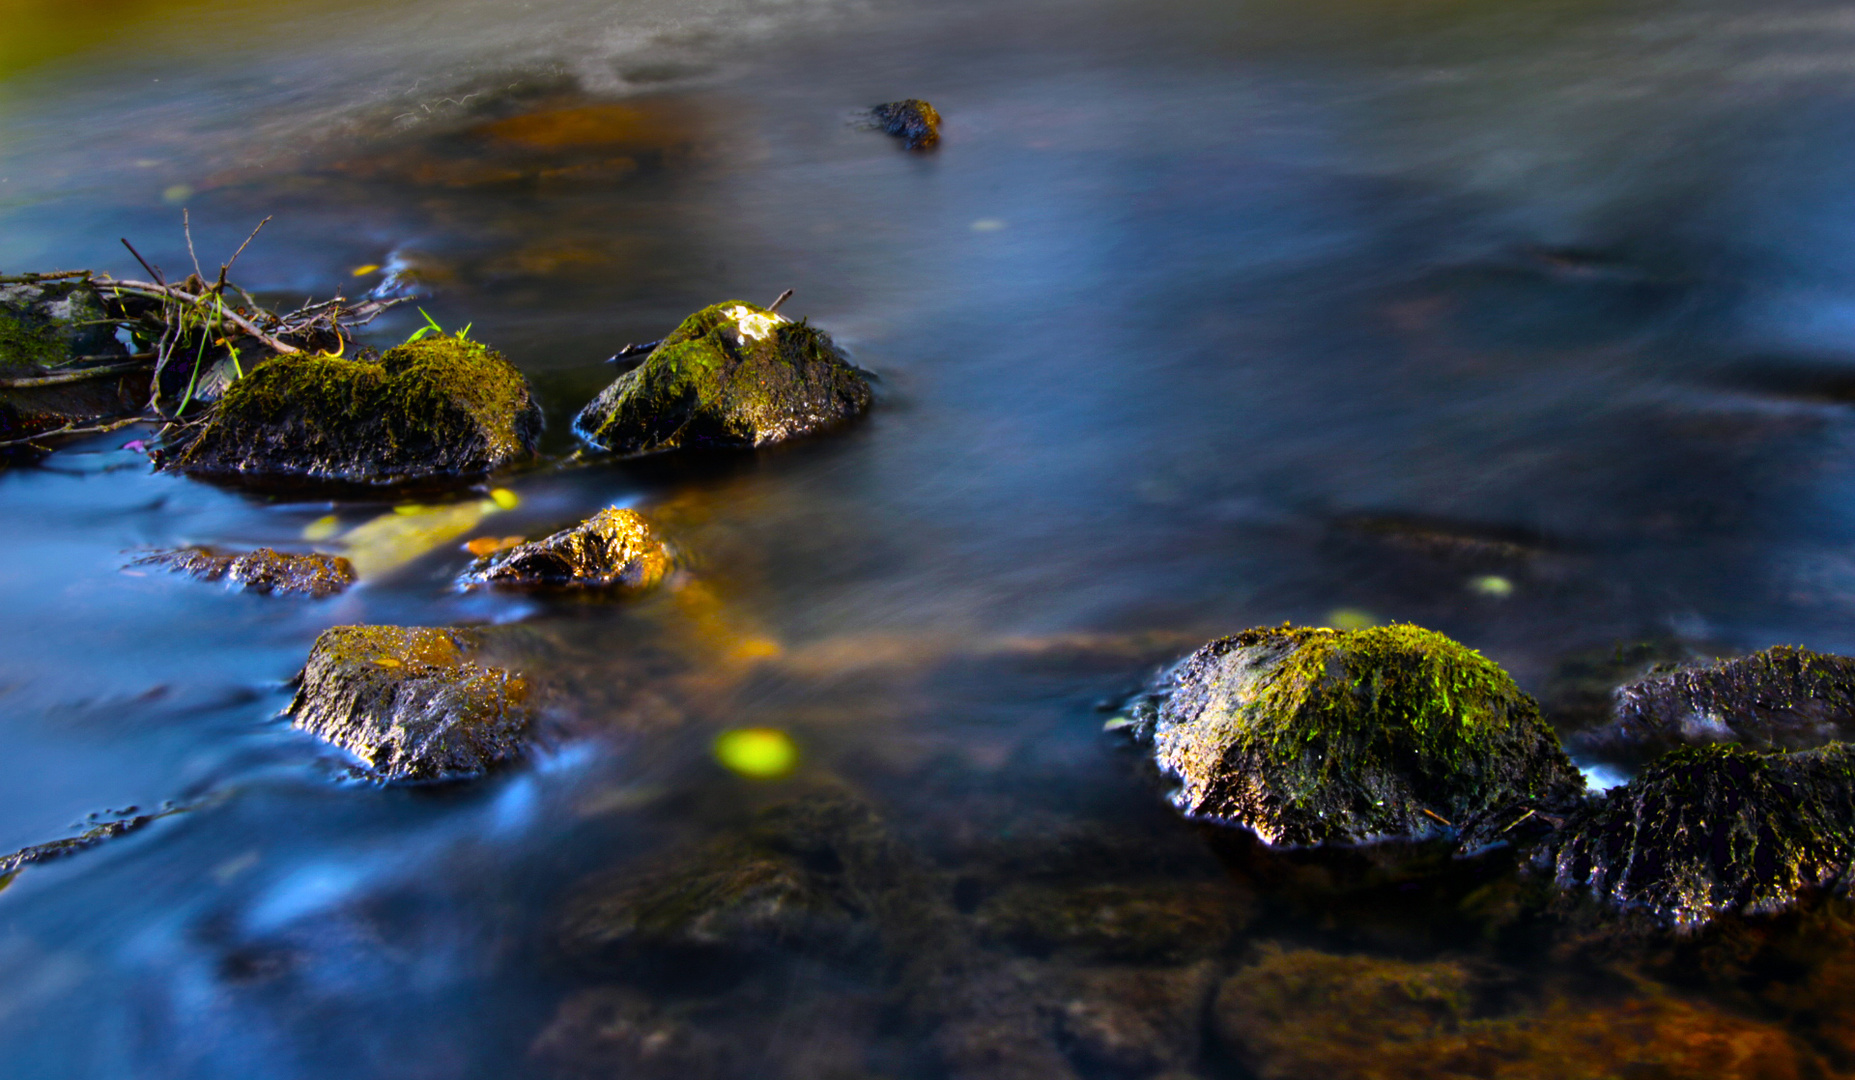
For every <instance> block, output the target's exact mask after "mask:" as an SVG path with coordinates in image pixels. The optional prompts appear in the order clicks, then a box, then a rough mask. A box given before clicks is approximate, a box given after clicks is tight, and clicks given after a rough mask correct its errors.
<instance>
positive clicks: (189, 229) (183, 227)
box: [180, 206, 206, 288]
mask: <svg viewBox="0 0 1855 1080" xmlns="http://www.w3.org/2000/svg"><path fill="white" fill-rule="evenodd" d="M180 231H181V232H183V233H186V234H187V255H188V256H189V257H190V258H192V259H193V276H194V277H196V278H199V279H200V286H201V287H202V288H204V287H205V285H206V274H205V273H204V272H203V271H201V270H200V256H199V253H198V252H196V251H194V250H193V223H192V222H191V221H188V220H187V208H186V207H184V206H183V207H181V208H180Z"/></svg>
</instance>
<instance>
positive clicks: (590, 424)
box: [573, 300, 871, 454]
mask: <svg viewBox="0 0 1855 1080" xmlns="http://www.w3.org/2000/svg"><path fill="white" fill-rule="evenodd" d="M870 398H871V394H870V386H869V382H868V380H867V379H865V378H864V376H863V373H862V372H861V371H859V370H858V369H857V368H855V367H853V366H852V365H851V364H850V363H849V362H848V361H846V360H845V359H844V357H843V356H842V354H840V353H839V352H838V349H837V347H836V346H835V345H833V344H832V343H831V339H830V338H829V337H828V336H826V335H825V334H824V332H823V331H821V330H818V329H816V328H814V327H812V326H809V325H807V324H805V323H803V322H796V323H795V322H792V321H791V320H789V319H787V318H785V317H784V316H781V315H779V314H778V313H776V312H774V311H772V310H769V309H767V308H762V307H756V306H755V305H753V304H747V303H742V302H740V301H738V300H730V301H727V302H725V303H720V304H715V305H713V306H711V307H706V308H703V309H702V310H701V311H698V312H696V313H695V314H693V315H691V316H689V317H688V318H687V319H684V320H683V323H682V325H681V326H678V327H677V328H676V330H675V331H673V332H672V333H671V334H670V335H669V336H668V337H666V338H664V339H663V340H662V341H661V342H658V343H657V345H656V347H655V348H653V349H652V350H651V352H650V355H648V356H646V357H645V359H644V361H643V363H641V364H639V365H638V366H637V367H636V368H633V369H632V370H630V371H628V372H626V373H625V374H623V375H621V376H619V377H618V379H617V380H615V381H614V382H613V383H612V384H611V385H610V386H607V387H606V388H605V389H604V390H603V391H601V392H600V394H599V396H598V397H596V398H594V399H593V401H592V402H591V403H590V404H589V405H587V406H586V408H584V409H582V410H581V411H580V414H579V415H578V416H577V417H575V418H574V421H573V430H574V433H575V434H577V435H579V436H580V438H582V439H584V440H586V441H587V442H588V443H591V444H592V445H593V446H596V447H599V448H600V449H602V450H611V451H614V452H617V453H621V454H648V453H654V452H657V451H663V450H679V449H700V448H707V447H756V446H770V445H772V444H774V443H779V442H784V441H786V440H788V439H793V438H797V437H799V436H801V435H809V434H813V433H815V432H819V431H823V430H826V429H828V428H832V427H835V426H837V425H839V424H842V423H844V422H845V421H847V420H849V419H850V418H852V417H854V416H856V415H858V414H860V413H862V412H863V411H865V410H866V409H868V408H869V406H870Z"/></svg>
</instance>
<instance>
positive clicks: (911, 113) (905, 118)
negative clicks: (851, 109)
mask: <svg viewBox="0 0 1855 1080" xmlns="http://www.w3.org/2000/svg"><path fill="white" fill-rule="evenodd" d="M870 117H871V119H873V120H875V122H876V126H877V127H879V128H881V129H882V130H883V131H885V132H887V133H889V134H890V135H893V136H895V137H896V138H898V139H900V140H902V145H903V146H906V147H908V148H909V149H910V150H929V149H932V148H933V147H934V146H935V145H936V144H938V143H939V142H940V113H939V112H938V111H937V110H936V109H935V108H934V106H933V105H931V104H929V103H928V102H925V101H922V100H921V99H920V98H904V99H903V100H901V101H891V102H889V103H888V104H886V105H878V106H876V107H875V108H873V109H871V110H870Z"/></svg>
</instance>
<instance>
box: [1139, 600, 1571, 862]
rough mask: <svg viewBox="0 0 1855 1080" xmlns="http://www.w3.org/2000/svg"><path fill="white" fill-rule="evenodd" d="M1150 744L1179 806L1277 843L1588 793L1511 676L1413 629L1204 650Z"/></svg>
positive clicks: (1271, 634)
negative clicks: (1171, 780)
mask: <svg viewBox="0 0 1855 1080" xmlns="http://www.w3.org/2000/svg"><path fill="white" fill-rule="evenodd" d="M1152 742H1153V756H1154V760H1155V761H1156V762H1157V764H1158V765H1159V767H1160V769H1161V770H1162V771H1164V772H1165V773H1166V774H1168V775H1169V776H1171V777H1174V778H1176V779H1177V781H1178V783H1179V788H1178V791H1177V793H1176V794H1175V796H1174V801H1175V802H1176V804H1177V805H1178V807H1179V808H1180V809H1181V810H1182V811H1184V812H1185V813H1186V814H1187V815H1189V816H1191V817H1195V818H1206V819H1212V820H1216V821H1221V822H1225V823H1229V824H1233V825H1240V826H1243V827H1245V828H1248V829H1250V830H1251V831H1253V832H1254V833H1255V834H1256V835H1257V836H1258V837H1260V838H1261V839H1262V840H1263V841H1264V842H1265V843H1268V844H1272V845H1292V846H1304V845H1314V844H1325V843H1364V842H1368V841H1375V840H1382V839H1388V838H1397V837H1421V836H1426V835H1434V834H1439V833H1446V832H1447V831H1449V830H1453V829H1461V830H1464V831H1465V832H1469V833H1473V832H1474V831H1475V829H1474V827H1475V825H1476V824H1477V823H1478V822H1479V821H1481V820H1482V819H1485V818H1486V817H1488V816H1489V815H1491V814H1494V813H1496V812H1499V811H1502V810H1504V809H1507V808H1510V807H1512V806H1514V805H1516V804H1519V803H1523V802H1527V801H1529V800H1531V801H1538V800H1546V801H1548V802H1552V801H1559V800H1575V799H1576V798H1577V797H1578V796H1579V795H1580V794H1581V793H1582V792H1583V789H1584V780H1583V778H1582V777H1581V776H1580V775H1579V772H1578V770H1577V769H1576V768H1574V767H1573V766H1572V763H1571V760H1570V759H1569V758H1567V757H1566V755H1565V752H1564V751H1563V750H1562V749H1560V747H1559V743H1558V739H1557V738H1556V737H1555V736H1554V735H1553V732H1552V729H1551V728H1549V727H1547V726H1546V724H1545V722H1544V721H1543V720H1541V719H1540V715H1539V710H1538V708H1537V707H1536V706H1535V705H1534V703H1533V700H1532V699H1531V698H1529V697H1527V695H1525V694H1524V693H1522V692H1521V691H1520V689H1519V688H1518V687H1517V686H1515V685H1514V682H1513V680H1512V679H1510V678H1509V677H1508V676H1507V673H1506V672H1504V671H1502V670H1501V669H1500V668H1499V667H1498V666H1496V665H1495V664H1494V663H1493V662H1491V661H1489V660H1487V659H1486V658H1484V657H1483V656H1481V654H1479V653H1477V652H1475V651H1473V650H1471V649H1468V648H1465V647H1463V646H1462V645H1459V644H1457V643H1456V642H1454V641H1451V640H1449V639H1448V638H1446V637H1444V636H1442V635H1441V634H1437V633H1433V632H1431V631H1428V630H1423V629H1420V628H1418V627H1415V626H1384V627H1374V628H1372V629H1367V630H1353V631H1346V630H1329V629H1316V628H1307V627H1290V626H1282V627H1277V628H1266V627H1265V628H1258V629H1253V630H1246V631H1244V632H1243V633H1240V634H1237V635H1235V636H1232V637H1226V638H1221V639H1219V640H1217V641H1213V642H1211V643H1210V644H1208V645H1205V646H1204V647H1203V648H1200V649H1199V650H1198V651H1197V652H1196V653H1193V654H1192V655H1191V656H1190V657H1189V658H1188V659H1187V660H1186V661H1185V662H1184V663H1183V664H1182V665H1181V666H1180V667H1179V668H1178V669H1177V670H1176V671H1175V672H1174V674H1173V688H1172V690H1171V693H1170V696H1169V697H1168V698H1167V699H1166V701H1165V702H1164V704H1163V705H1162V706H1160V708H1159V711H1158V715H1157V718H1156V720H1155V723H1154V725H1153V731H1152Z"/></svg>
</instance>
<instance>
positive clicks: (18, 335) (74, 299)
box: [0, 279, 128, 374]
mask: <svg viewBox="0 0 1855 1080" xmlns="http://www.w3.org/2000/svg"><path fill="white" fill-rule="evenodd" d="M127 355H128V350H127V349H125V348H124V347H123V345H122V342H120V341H118V340H116V334H115V322H114V320H112V319H111V318H110V313H109V312H107V311H106V310H105V309H104V304H103V297H102V296H101V295H100V294H99V293H98V292H97V290H96V286H94V285H92V284H90V283H89V282H88V281H85V280H81V279H80V280H67V281H58V280H51V281H30V280H29V281H21V282H17V283H12V284H8V283H4V282H0V373H6V374H23V373H42V372H44V371H46V370H48V369H51V368H54V367H63V366H65V365H67V364H69V363H70V362H71V361H73V360H76V359H79V358H94V359H97V360H107V359H112V358H123V357H126V356H127Z"/></svg>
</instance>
